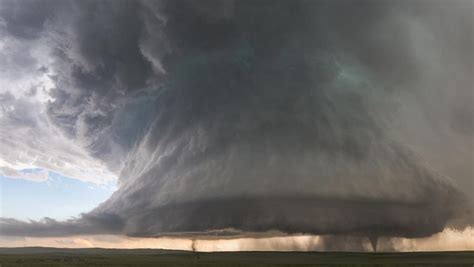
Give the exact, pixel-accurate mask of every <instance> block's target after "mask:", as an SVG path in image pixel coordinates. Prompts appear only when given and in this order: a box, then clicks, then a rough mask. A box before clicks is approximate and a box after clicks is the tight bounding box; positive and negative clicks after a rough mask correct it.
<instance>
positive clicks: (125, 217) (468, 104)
mask: <svg viewBox="0 0 474 267" xmlns="http://www.w3.org/2000/svg"><path fill="white" fill-rule="evenodd" d="M0 3H2V7H1V9H0V16H1V18H2V24H1V25H2V28H1V29H2V33H3V34H5V36H8V38H11V39H12V40H18V42H20V43H25V44H28V43H31V42H39V41H38V40H41V44H42V45H43V46H44V47H47V48H48V49H47V50H48V51H47V55H48V59H49V61H48V62H43V63H42V64H43V65H44V68H45V69H46V70H47V72H48V73H49V76H48V77H50V78H51V82H52V83H53V88H52V89H50V90H49V91H48V94H47V95H48V97H49V98H50V99H49V100H48V101H46V102H44V105H45V110H46V113H45V114H46V117H47V121H48V122H49V123H51V124H52V125H54V127H56V128H57V129H58V130H59V131H61V133H62V134H63V135H64V137H65V138H67V139H68V140H72V142H73V143H75V144H77V145H78V146H79V147H80V148H81V149H84V150H85V151H86V152H87V156H88V157H91V158H93V159H95V160H96V161H97V162H100V163H101V164H103V165H104V166H106V167H107V170H108V171H110V172H112V173H115V174H116V175H117V176H119V188H118V190H117V191H116V192H115V193H114V194H113V195H112V196H111V198H110V199H108V200H107V201H105V202H104V203H102V204H101V205H100V206H98V207H97V208H96V209H94V210H92V211H90V212H88V213H85V214H83V215H81V216H80V217H78V218H75V219H71V220H69V221H55V220H53V219H45V220H43V221H37V222H34V221H33V222H22V221H18V220H16V219H11V218H3V219H0V234H1V235H20V236H21V235H26V236H65V235H79V234H125V235H129V236H161V235H171V234H173V235H175V234H178V235H207V234H219V235H220V234H244V235H245V233H254V232H266V231H270V230H276V231H280V232H284V233H304V234H340V235H362V236H369V237H376V236H397V237H422V236H429V235H432V234H434V233H437V232H440V231H442V230H443V229H444V228H445V227H446V226H447V225H453V226H458V227H464V226H466V225H469V224H470V223H472V221H473V220H472V215H471V213H470V212H471V209H472V206H473V199H472V198H469V197H466V196H464V193H463V189H459V188H468V187H469V186H472V181H473V172H472V167H470V165H471V163H472V160H473V156H472V151H473V133H474V126H473V116H472V114H473V109H472V107H473V105H472V94H473V87H472V85H473V80H472V70H473V66H472V55H473V51H472V50H473V45H472V33H473V29H472V27H473V26H472V25H473V23H472V2H470V1H462V0H459V1H450V3H449V5H448V4H447V3H446V2H444V1H397V2H395V1H343V0H341V1H305V0H296V1H295V0H292V1H290V0H281V1H280V0H273V1H250V0H235V1H231V0H223V1H217V0H206V1H203V0H200V1H188V0H179V1H165V0H163V1H126V0H115V1H107V0H99V1H59V0H42V1H9V0H6V1H5V0H4V1H2V2H0ZM45 53H46V52H45ZM10 98H12V97H11V96H10ZM10 98H9V99H10ZM4 99H5V100H4ZM0 100H2V101H3V100H4V101H5V102H6V101H8V99H7V95H5V97H2V98H0ZM10 124H11V122H10ZM2 127H3V126H2ZM12 131H13V130H12ZM471 188H472V187H471Z"/></svg>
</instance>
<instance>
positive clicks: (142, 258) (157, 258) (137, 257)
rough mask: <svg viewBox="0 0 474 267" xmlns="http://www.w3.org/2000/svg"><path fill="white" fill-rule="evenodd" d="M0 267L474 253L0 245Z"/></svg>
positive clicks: (372, 259)
mask: <svg viewBox="0 0 474 267" xmlns="http://www.w3.org/2000/svg"><path fill="white" fill-rule="evenodd" d="M0 266H1V267H17V266H25V267H26V266H41V267H46V266H51V267H62V266H67V267H73V266H230V267H233V266H380V267H383V266H469V267H473V266H474V251H463V252H409V253H352V252H188V251H173V250H155V249H130V250H125V249H53V248H0Z"/></svg>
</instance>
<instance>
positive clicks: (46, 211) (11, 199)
mask: <svg viewBox="0 0 474 267" xmlns="http://www.w3.org/2000/svg"><path fill="white" fill-rule="evenodd" d="M23 171H24V172H28V173H31V174H33V173H35V172H37V173H42V172H43V171H44V170H41V169H29V170H23ZM114 190H115V188H114V185H113V184H108V185H97V184H94V183H90V182H82V181H80V180H77V179H71V178H68V177H65V176H61V175H59V174H57V173H54V172H49V176H48V179H47V180H45V181H40V182H38V181H32V180H24V179H12V178H8V177H6V176H1V175H0V191H1V194H0V205H1V206H0V217H12V218H17V219H23V220H27V219H35V220H37V219H41V218H43V217H45V216H47V217H51V218H54V219H67V218H70V217H72V216H78V215H79V214H80V213H83V212H88V211H90V210H92V209H93V208H94V207H96V206H97V205H98V204H99V203H101V202H103V201H104V200H106V199H107V198H109V197H110V195H111V194H112V192H113V191H114Z"/></svg>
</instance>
